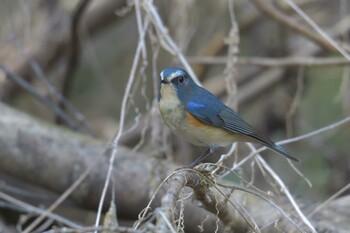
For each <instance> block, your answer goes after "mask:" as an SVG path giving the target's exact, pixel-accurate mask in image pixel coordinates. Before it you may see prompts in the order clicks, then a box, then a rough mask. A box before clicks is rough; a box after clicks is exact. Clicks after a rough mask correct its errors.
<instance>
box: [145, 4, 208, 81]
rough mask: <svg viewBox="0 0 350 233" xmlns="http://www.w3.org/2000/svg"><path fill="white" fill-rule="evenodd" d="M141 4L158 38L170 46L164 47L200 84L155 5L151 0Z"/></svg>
mask: <svg viewBox="0 0 350 233" xmlns="http://www.w3.org/2000/svg"><path fill="white" fill-rule="evenodd" d="M143 3H144V4H143V6H144V9H145V11H146V12H147V13H148V14H149V16H150V18H151V20H152V23H153V24H154V26H155V27H156V29H157V30H158V31H159V32H160V34H161V36H160V39H161V40H162V39H164V40H165V41H166V42H167V44H168V45H169V46H170V47H165V48H170V49H171V52H173V53H175V55H176V56H177V57H178V58H179V59H180V61H181V63H182V64H183V66H184V67H185V69H186V70H187V72H188V73H189V74H190V76H191V77H192V78H193V80H194V81H195V82H196V83H197V84H198V85H201V84H200V82H199V80H198V78H197V75H196V74H195V73H194V72H193V70H192V68H191V66H190V64H189V63H188V61H187V59H186V58H185V56H184V54H183V53H182V52H181V51H180V49H179V47H178V46H177V45H176V43H175V42H174V40H173V39H172V38H171V37H170V36H169V33H168V29H167V28H166V27H165V25H164V23H163V21H162V20H161V18H160V16H159V14H158V11H157V10H156V8H155V6H154V5H153V3H152V1H151V0H145V1H143Z"/></svg>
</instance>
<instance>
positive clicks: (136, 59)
mask: <svg viewBox="0 0 350 233" xmlns="http://www.w3.org/2000/svg"><path fill="white" fill-rule="evenodd" d="M148 24H149V21H148V18H146V20H145V22H144V28H143V31H142V34H141V35H140V37H139V43H138V46H137V48H136V52H135V57H134V61H133V64H132V67H131V71H130V75H129V79H128V83H127V85H126V88H125V92H124V96H123V100H122V106H121V111H120V120H119V127H118V132H117V134H116V135H115V137H114V138H113V140H112V143H111V156H110V160H109V166H108V171H107V176H106V180H105V184H104V187H103V190H102V194H101V198H100V202H99V206H98V210H97V216H96V221H95V227H97V226H98V225H99V223H100V218H101V213H102V207H103V203H104V199H105V197H106V193H107V189H108V186H109V182H110V179H111V175H112V171H113V168H114V166H113V164H114V160H115V156H116V154H117V152H118V148H119V140H120V138H121V135H122V133H123V131H124V124H125V117H126V107H127V102H128V99H129V94H130V91H131V87H132V85H133V82H134V79H135V76H136V75H135V74H136V69H137V66H138V62H139V60H140V57H141V54H142V48H143V46H144V45H143V44H144V37H145V32H146V30H147V28H148Z"/></svg>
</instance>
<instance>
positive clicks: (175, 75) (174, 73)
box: [160, 67, 196, 101]
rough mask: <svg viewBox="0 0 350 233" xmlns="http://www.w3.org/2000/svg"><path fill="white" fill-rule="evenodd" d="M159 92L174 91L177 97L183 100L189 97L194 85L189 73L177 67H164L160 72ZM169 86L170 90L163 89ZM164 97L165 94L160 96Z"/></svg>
mask: <svg viewBox="0 0 350 233" xmlns="http://www.w3.org/2000/svg"><path fill="white" fill-rule="evenodd" d="M160 78H161V79H160V83H161V84H160V94H161V95H163V94H162V93H163V92H166V93H176V94H177V97H178V98H179V99H180V100H181V101H184V100H186V99H188V98H189V95H190V94H191V91H192V89H193V87H194V86H195V85H196V84H195V83H194V82H193V80H192V78H191V77H190V75H189V74H188V73H187V72H186V71H184V70H183V69H181V68H178V67H166V68H165V69H163V70H162V72H160ZM168 88H170V89H171V91H170V90H169V91H165V90H166V89H168ZM161 97H165V98H166V96H161Z"/></svg>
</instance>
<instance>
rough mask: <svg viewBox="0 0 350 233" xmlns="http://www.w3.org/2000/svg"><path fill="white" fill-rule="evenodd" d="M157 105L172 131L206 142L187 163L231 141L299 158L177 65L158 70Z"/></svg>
mask: <svg viewBox="0 0 350 233" xmlns="http://www.w3.org/2000/svg"><path fill="white" fill-rule="evenodd" d="M158 107H159V111H160V113H161V115H162V118H163V120H164V122H165V124H166V125H167V126H168V127H169V128H170V129H171V130H172V131H173V132H175V134H177V135H179V136H180V137H183V138H184V139H186V140H187V141H188V142H190V143H192V144H194V145H197V146H208V150H207V151H206V152H205V153H204V154H202V155H201V156H199V157H198V158H197V159H196V160H195V161H194V162H193V163H192V164H191V165H190V167H192V168H193V167H195V166H196V165H198V164H199V163H200V162H201V161H202V160H203V159H204V158H206V157H207V156H209V155H211V154H213V153H214V151H215V149H216V148H217V147H222V146H227V145H229V144H232V143H233V142H236V141H238V142H253V143H260V144H262V145H264V146H266V147H268V148H269V149H271V150H273V151H275V152H277V153H279V154H280V155H283V156H285V157H286V158H288V159H290V160H292V161H296V162H299V160H298V159H297V158H295V157H294V156H293V155H292V154H291V153H290V152H288V151H287V150H285V149H284V148H282V147H281V146H278V145H276V144H275V143H274V142H273V141H272V140H271V139H269V138H268V137H266V136H264V135H263V134H261V133H259V132H258V131H257V130H256V129H254V128H253V127H252V126H251V125H249V124H248V123H247V122H246V121H245V120H244V119H243V118H242V117H241V116H239V115H238V114H237V113H236V112H235V111H234V110H233V109H231V108H230V107H228V106H227V105H225V104H224V103H223V102H222V101H221V100H220V99H219V98H217V97H216V96H215V95H213V94H212V93H210V92H209V91H208V90H206V89H204V88H202V87H201V86H199V85H197V84H196V83H195V82H194V81H193V79H192V78H191V77H190V75H189V74H188V73H187V72H186V71H185V70H184V69H182V68H179V67H166V68H164V69H163V70H162V71H161V73H160V87H159V96H158Z"/></svg>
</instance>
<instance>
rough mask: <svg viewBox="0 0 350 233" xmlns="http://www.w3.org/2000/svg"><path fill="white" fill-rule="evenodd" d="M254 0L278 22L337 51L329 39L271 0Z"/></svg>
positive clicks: (330, 49)
mask: <svg viewBox="0 0 350 233" xmlns="http://www.w3.org/2000/svg"><path fill="white" fill-rule="evenodd" d="M285 1H289V0H285ZM252 2H253V3H254V5H255V6H256V7H257V8H258V9H259V10H260V11H261V12H263V13H265V14H266V15H267V16H269V17H271V18H273V19H274V20H276V21H277V22H280V23H282V24H284V25H286V26H287V27H289V28H291V29H292V30H294V31H296V32H298V33H300V34H301V35H303V36H305V37H306V38H308V39H310V40H312V41H314V42H315V43H317V44H319V45H321V46H322V47H324V48H325V49H327V50H329V51H332V52H334V51H337V49H335V48H336V47H335V46H334V45H333V43H331V42H330V41H329V40H328V39H325V38H324V37H320V36H319V35H317V34H315V33H314V32H312V31H311V30H309V29H308V28H305V27H304V26H302V25H301V24H300V23H299V22H297V21H296V20H295V19H294V18H292V17H290V16H289V15H286V14H284V13H283V12H281V11H279V10H278V9H277V8H276V7H275V6H274V5H273V4H272V3H271V2H270V1H266V0H252ZM289 5H291V4H289ZM291 7H292V8H293V9H294V6H292V5H291ZM299 9H300V8H299ZM294 10H295V9H294Z"/></svg>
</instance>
